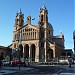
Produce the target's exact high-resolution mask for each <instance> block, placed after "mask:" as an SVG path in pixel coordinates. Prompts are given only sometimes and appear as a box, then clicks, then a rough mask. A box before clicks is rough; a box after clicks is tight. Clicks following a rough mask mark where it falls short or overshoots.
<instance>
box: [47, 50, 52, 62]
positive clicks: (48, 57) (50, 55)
mask: <svg viewBox="0 0 75 75" xmlns="http://www.w3.org/2000/svg"><path fill="white" fill-rule="evenodd" d="M50 58H53V50H52V49H48V50H47V60H48V61H49V60H50Z"/></svg>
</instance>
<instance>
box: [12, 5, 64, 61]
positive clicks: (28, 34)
mask: <svg viewBox="0 0 75 75" xmlns="http://www.w3.org/2000/svg"><path fill="white" fill-rule="evenodd" d="M39 11H40V13H39V19H38V25H33V24H32V23H31V20H32V18H31V16H30V14H29V15H28V16H27V18H26V20H27V21H26V24H24V14H23V13H22V10H21V9H20V11H19V12H18V13H16V18H15V24H14V31H13V42H12V45H11V48H12V49H13V52H14V53H15V57H17V55H18V50H20V58H22V59H24V60H28V61H29V62H47V61H49V60H50V59H52V58H57V57H60V54H61V51H62V50H64V48H65V47H64V35H63V34H62V32H60V35H57V36H54V35H53V32H54V29H53V26H52V25H51V23H50V22H49V20H48V10H47V8H46V6H45V5H43V6H42V7H41V8H40V10H39Z"/></svg>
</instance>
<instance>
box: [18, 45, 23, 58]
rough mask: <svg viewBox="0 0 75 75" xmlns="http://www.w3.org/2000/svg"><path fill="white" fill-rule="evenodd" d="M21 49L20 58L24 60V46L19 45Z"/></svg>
mask: <svg viewBox="0 0 75 75" xmlns="http://www.w3.org/2000/svg"><path fill="white" fill-rule="evenodd" d="M19 48H20V57H21V58H22V57H23V46H22V44H20V45H19Z"/></svg>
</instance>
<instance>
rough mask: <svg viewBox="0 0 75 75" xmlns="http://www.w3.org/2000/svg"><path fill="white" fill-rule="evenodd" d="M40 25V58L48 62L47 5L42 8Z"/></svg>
mask: <svg viewBox="0 0 75 75" xmlns="http://www.w3.org/2000/svg"><path fill="white" fill-rule="evenodd" d="M38 26H39V40H40V43H39V44H40V59H43V60H42V61H44V62H46V50H47V28H48V11H47V9H46V7H45V5H43V6H42V8H40V14H39V22H38Z"/></svg>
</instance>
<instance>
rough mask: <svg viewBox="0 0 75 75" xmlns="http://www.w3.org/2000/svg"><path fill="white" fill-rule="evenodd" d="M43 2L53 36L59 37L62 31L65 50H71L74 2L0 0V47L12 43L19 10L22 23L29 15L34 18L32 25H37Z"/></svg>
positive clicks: (56, 0)
mask: <svg viewBox="0 0 75 75" xmlns="http://www.w3.org/2000/svg"><path fill="white" fill-rule="evenodd" d="M43 1H44V4H45V6H46V8H47V10H48V16H49V17H48V18H49V22H50V23H51V24H52V26H53V28H54V35H55V36H56V35H59V34H60V31H62V33H63V34H64V37H65V48H67V49H68V48H71V49H73V31H74V29H75V27H74V23H75V22H74V16H75V15H74V2H75V0H6V1H5V0H0V45H2V46H8V45H10V44H11V43H12V40H13V29H14V21H15V16H16V13H17V12H18V11H19V9H20V8H21V9H22V12H23V13H24V22H26V17H27V16H28V14H30V15H31V16H32V18H35V20H34V21H32V23H33V24H35V25H37V23H38V16H39V9H40V7H42V5H43Z"/></svg>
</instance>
